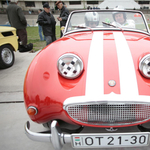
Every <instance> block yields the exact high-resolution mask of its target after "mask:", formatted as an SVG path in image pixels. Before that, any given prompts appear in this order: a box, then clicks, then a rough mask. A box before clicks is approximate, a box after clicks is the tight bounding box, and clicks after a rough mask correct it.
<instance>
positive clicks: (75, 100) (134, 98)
mask: <svg viewBox="0 0 150 150" xmlns="http://www.w3.org/2000/svg"><path fill="white" fill-rule="evenodd" d="M99 102H101V103H106V102H107V103H114V102H115V103H118V102H119V103H124V104H128V103H129V102H135V103H139V102H140V103H150V96H145V95H121V94H115V93H113V92H112V93H110V94H105V95H99V97H95V96H94V95H93V97H88V96H75V97H69V98H67V99H66V100H65V101H64V103H63V109H66V107H67V105H70V104H71V105H75V104H79V103H80V104H89V103H95V104H97V103H99Z"/></svg>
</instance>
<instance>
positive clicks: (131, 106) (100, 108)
mask: <svg viewBox="0 0 150 150" xmlns="http://www.w3.org/2000/svg"><path fill="white" fill-rule="evenodd" d="M66 111H67V113H68V114H69V116H70V117H71V118H72V119H74V120H76V121H79V122H81V123H86V124H93V125H107V126H112V125H116V126H117V125H127V124H135V123H140V122H143V121H146V120H148V119H150V104H149V103H128V104H121V103H120V104H118V103H117V104H115V103H111V104H109V103H106V104H104V103H102V104H87V105H83V104H75V105H69V106H67V108H66Z"/></svg>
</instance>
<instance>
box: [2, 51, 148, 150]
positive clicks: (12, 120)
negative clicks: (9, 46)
mask: <svg viewBox="0 0 150 150" xmlns="http://www.w3.org/2000/svg"><path fill="white" fill-rule="evenodd" d="M38 53H39V51H38V52H36V53H29V52H27V53H19V52H18V51H17V52H15V63H14V65H13V66H12V67H10V68H8V69H1V70H0V150H41V149H43V150H54V149H53V146H52V144H51V143H42V142H35V141H31V140H30V139H28V138H27V136H26V135H25V132H24V124H25V123H26V121H28V120H29V121H30V124H31V130H32V131H35V132H39V131H44V130H46V129H45V128H44V127H43V126H42V125H39V124H36V123H34V122H32V121H31V120H30V118H29V117H28V115H27V113H26V110H25V106H24V101H23V83H24V78H25V74H26V71H27V69H28V66H29V65H30V63H31V61H32V60H33V59H34V57H35V56H36V55H37V54H38ZM123 130H124V129H119V130H118V132H123ZM126 130H127V131H131V132H132V131H136V130H137V128H132V127H128V128H126ZM99 132H101V130H99ZM102 132H104V131H102ZM110 149H111V150H149V149H150V146H148V147H138V148H127V147H125V148H113V147H112V148H110ZM62 150H73V148H72V147H71V144H66V145H64V147H63V149H62ZM78 150H81V149H78ZM86 150H91V149H86ZM96 150H100V149H96ZM101 150H109V149H103V148H102V149H101Z"/></svg>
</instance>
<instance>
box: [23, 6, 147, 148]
mask: <svg viewBox="0 0 150 150" xmlns="http://www.w3.org/2000/svg"><path fill="white" fill-rule="evenodd" d="M24 100H25V107H26V110H27V113H28V115H29V117H30V118H31V120H32V121H34V122H37V123H39V124H43V125H44V126H47V127H48V128H49V129H50V130H49V131H48V132H49V133H35V132H32V131H31V130H30V123H29V121H28V122H27V123H26V124H25V132H26V135H27V136H28V137H29V138H30V139H32V140H35V141H48V142H52V144H53V146H54V149H56V150H60V149H61V148H62V146H63V144H66V143H70V144H71V145H72V147H74V148H112V147H133V146H136V147H139V146H147V145H149V131H150V130H149V129H148V128H147V127H146V126H145V124H147V123H148V122H149V121H150V32H149V28H148V25H147V22H146V19H145V17H144V15H143V14H142V13H141V12H140V11H135V10H133V11H129V10H128V11H127V10H109V9H108V10H94V11H93V10H89V11H87V10H83V11H81V10H80V11H73V12H71V14H70V16H69V18H68V21H67V24H66V27H65V29H64V32H63V37H62V38H60V39H58V40H57V41H55V42H53V43H52V44H50V45H49V46H47V47H46V48H44V49H43V50H42V51H41V52H40V53H39V54H38V55H37V56H36V57H35V58H34V60H33V61H32V63H31V65H30V66H29V69H28V71H27V74H26V77H25V81H24ZM129 126H136V127H138V131H137V132H121V133H120V132H115V130H116V129H117V128H120V127H123V128H125V127H129ZM86 127H87V128H88V127H89V128H90V132H86V133H85V132H83V131H84V128H86ZM100 128H107V130H109V131H114V132H113V133H112V132H109V133H108V131H106V133H100V132H99V129H100ZM92 130H93V131H92ZM95 130H96V131H95Z"/></svg>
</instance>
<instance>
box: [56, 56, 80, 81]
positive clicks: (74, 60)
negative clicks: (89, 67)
mask: <svg viewBox="0 0 150 150" xmlns="http://www.w3.org/2000/svg"><path fill="white" fill-rule="evenodd" d="M57 68H58V71H59V73H60V74H61V75H62V76H63V77H64V78H67V79H75V78H77V77H78V76H79V75H80V74H81V73H82V71H83V62H82V60H81V59H80V58H79V57H78V56H77V55H75V54H71V53H67V54H64V55H62V56H61V57H60V58H59V59H58V62H57Z"/></svg>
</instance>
